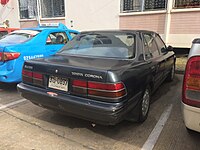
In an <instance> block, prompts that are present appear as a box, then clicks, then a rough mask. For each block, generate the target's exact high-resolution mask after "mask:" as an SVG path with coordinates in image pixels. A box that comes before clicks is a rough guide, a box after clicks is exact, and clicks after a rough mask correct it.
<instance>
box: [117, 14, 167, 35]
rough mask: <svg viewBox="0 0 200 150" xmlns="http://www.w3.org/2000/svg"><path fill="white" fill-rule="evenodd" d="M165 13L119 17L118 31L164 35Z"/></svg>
mask: <svg viewBox="0 0 200 150" xmlns="http://www.w3.org/2000/svg"><path fill="white" fill-rule="evenodd" d="M165 16H166V15H165V13H159V14H157V13H156V14H142V13H139V14H137V13H135V14H132V15H120V21H119V22H120V23H119V24H120V29H133V30H135V29H136V30H138V29H139V30H152V31H155V32H158V33H160V34H164V30H165Z"/></svg>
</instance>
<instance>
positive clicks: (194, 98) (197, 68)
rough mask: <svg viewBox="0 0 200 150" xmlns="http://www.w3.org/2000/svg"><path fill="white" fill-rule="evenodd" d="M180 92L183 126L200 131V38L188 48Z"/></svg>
mask: <svg viewBox="0 0 200 150" xmlns="http://www.w3.org/2000/svg"><path fill="white" fill-rule="evenodd" d="M182 92H183V93H182V112H183V118H184V122H185V126H186V128H187V129H189V130H194V131H197V132H200V39H195V40H194V41H193V44H192V48H191V49H190V53H189V56H188V62H187V66H186V70H185V76H184V80H183V90H182Z"/></svg>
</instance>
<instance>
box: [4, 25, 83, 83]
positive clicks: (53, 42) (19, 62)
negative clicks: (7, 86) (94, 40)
mask: <svg viewBox="0 0 200 150" xmlns="http://www.w3.org/2000/svg"><path fill="white" fill-rule="evenodd" d="M78 33H79V32H78V31H75V30H70V29H68V28H67V27H66V26H65V25H63V24H61V23H52V24H50V23H46V24H40V25H38V27H36V28H27V29H21V30H17V31H14V32H12V33H10V34H8V35H6V36H4V37H2V38H1V39H0V82H5V83H18V82H21V80H22V75H21V72H22V67H23V64H24V61H26V60H29V59H35V58H40V57H48V56H50V55H53V54H55V53H56V52H57V51H58V50H60V49H61V48H62V47H63V46H64V45H65V44H66V43H67V42H68V41H69V40H71V39H72V38H73V36H75V35H76V34H78Z"/></svg>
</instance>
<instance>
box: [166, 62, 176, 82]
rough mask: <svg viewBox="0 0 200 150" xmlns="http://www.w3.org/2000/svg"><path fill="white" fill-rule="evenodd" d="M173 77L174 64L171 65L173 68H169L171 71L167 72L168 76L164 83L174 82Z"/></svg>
mask: <svg viewBox="0 0 200 150" xmlns="http://www.w3.org/2000/svg"><path fill="white" fill-rule="evenodd" d="M174 76H175V64H173V66H172V68H171V70H170V72H169V74H168V76H167V78H166V81H168V82H171V81H173V80H174Z"/></svg>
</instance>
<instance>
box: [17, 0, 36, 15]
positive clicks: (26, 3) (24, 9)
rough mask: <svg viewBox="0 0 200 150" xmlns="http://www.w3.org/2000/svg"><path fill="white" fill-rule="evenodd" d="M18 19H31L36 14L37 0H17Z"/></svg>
mask: <svg viewBox="0 0 200 150" xmlns="http://www.w3.org/2000/svg"><path fill="white" fill-rule="evenodd" d="M19 12H20V19H33V18H36V16H37V13H38V12H37V1H33V0H19Z"/></svg>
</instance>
